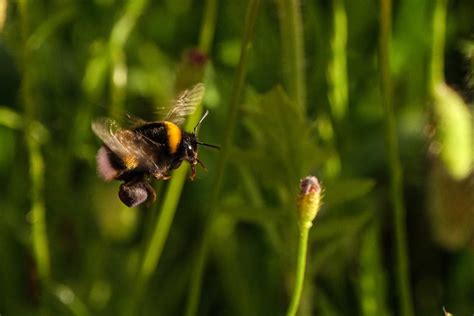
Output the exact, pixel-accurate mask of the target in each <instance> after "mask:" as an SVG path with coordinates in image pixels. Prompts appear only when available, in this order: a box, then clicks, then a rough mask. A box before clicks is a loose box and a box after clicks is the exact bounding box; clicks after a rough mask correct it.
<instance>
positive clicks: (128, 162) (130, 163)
mask: <svg viewBox="0 0 474 316" xmlns="http://www.w3.org/2000/svg"><path fill="white" fill-rule="evenodd" d="M122 160H123V163H124V165H125V167H126V168H127V169H134V168H136V167H137V166H138V160H137V159H136V158H135V157H133V156H127V157H124V158H123V159H122Z"/></svg>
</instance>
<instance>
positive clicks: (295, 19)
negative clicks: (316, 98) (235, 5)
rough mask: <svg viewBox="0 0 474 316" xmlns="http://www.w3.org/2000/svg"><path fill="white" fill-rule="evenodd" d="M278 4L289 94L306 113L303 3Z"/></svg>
mask: <svg viewBox="0 0 474 316" xmlns="http://www.w3.org/2000/svg"><path fill="white" fill-rule="evenodd" d="M277 4H278V11H279V16H280V29H281V31H280V32H281V35H282V36H281V44H282V51H283V58H284V62H283V65H284V67H285V75H286V76H285V77H286V79H287V80H286V82H287V84H288V92H289V93H288V94H289V95H290V97H291V98H292V100H293V101H295V102H296V103H297V104H298V106H300V107H301V108H302V110H303V112H302V113H304V111H305V110H306V85H305V76H306V74H305V60H304V37H303V19H302V17H301V10H300V8H301V3H300V1H299V0H278V2H277Z"/></svg>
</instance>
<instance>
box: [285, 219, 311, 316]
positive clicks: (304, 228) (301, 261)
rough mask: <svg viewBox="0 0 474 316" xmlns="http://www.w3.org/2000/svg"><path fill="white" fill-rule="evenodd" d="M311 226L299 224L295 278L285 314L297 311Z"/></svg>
mask: <svg viewBox="0 0 474 316" xmlns="http://www.w3.org/2000/svg"><path fill="white" fill-rule="evenodd" d="M310 228H311V226H309V225H300V236H299V241H298V259H297V264H296V279H295V286H294V289H293V295H292V297H291V301H290V306H289V307H288V311H287V312H286V315H287V316H294V315H296V312H297V311H298V306H299V304H300V300H301V293H302V292H303V283H304V274H305V271H306V253H307V252H308V235H309V230H310Z"/></svg>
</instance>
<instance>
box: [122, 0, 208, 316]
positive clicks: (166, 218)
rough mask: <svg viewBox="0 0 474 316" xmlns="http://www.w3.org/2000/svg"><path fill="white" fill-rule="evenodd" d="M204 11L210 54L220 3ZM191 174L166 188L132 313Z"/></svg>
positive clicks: (203, 36)
mask: <svg viewBox="0 0 474 316" xmlns="http://www.w3.org/2000/svg"><path fill="white" fill-rule="evenodd" d="M204 12H205V13H204V18H203V24H202V29H201V33H200V38H199V47H200V49H201V50H202V51H203V52H204V53H207V52H208V51H209V50H210V49H211V45H212V41H213V36H214V29H215V21H216V12H217V0H207V2H206V7H205V11H204ZM201 115H202V104H200V105H198V107H197V109H196V111H195V113H194V114H193V115H192V116H191V117H190V118H189V119H188V121H187V122H186V125H185V127H184V129H185V130H191V129H192V128H193V127H194V126H195V125H196V123H197V122H198V121H199V119H200V118H201ZM188 171H189V166H188V165H187V164H183V165H182V166H181V167H180V168H179V169H178V170H176V171H175V172H174V173H173V177H172V178H171V180H170V183H169V185H168V187H167V189H166V192H165V194H164V202H163V206H162V208H161V212H160V214H159V216H158V218H157V220H156V223H155V227H154V229H153V232H152V235H151V238H150V241H149V242H148V244H147V246H146V249H145V252H144V255H143V259H142V261H141V263H140V267H139V270H138V276H137V282H136V291H135V293H134V294H133V296H134V297H133V298H132V304H131V306H132V307H131V310H132V311H134V310H135V308H136V304H137V303H138V301H139V300H140V298H141V297H142V295H143V293H144V290H145V289H146V287H147V284H148V282H149V280H150V278H151V276H152V274H153V272H154V271H155V270H156V267H157V265H158V262H159V260H160V257H161V254H162V252H163V247H164V245H165V242H166V240H167V238H168V234H169V231H170V227H171V224H172V222H173V219H174V215H175V213H176V208H177V206H178V202H179V198H180V196H181V192H182V189H183V186H184V182H185V180H186V176H187V174H188Z"/></svg>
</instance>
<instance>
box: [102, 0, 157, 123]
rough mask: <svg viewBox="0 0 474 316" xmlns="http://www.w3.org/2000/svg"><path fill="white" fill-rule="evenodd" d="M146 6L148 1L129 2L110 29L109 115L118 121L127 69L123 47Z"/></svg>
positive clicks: (123, 99)
mask: <svg viewBox="0 0 474 316" xmlns="http://www.w3.org/2000/svg"><path fill="white" fill-rule="evenodd" d="M147 5H148V0H129V1H128V3H127V5H126V7H125V11H124V14H123V15H122V16H121V17H120V19H118V21H117V22H116V23H115V25H114V26H113V28H112V31H111V33H110V39H109V49H110V62H111V82H110V95H111V102H110V113H111V116H112V117H114V118H116V119H120V118H121V117H122V116H123V111H124V109H123V107H124V101H125V87H126V85H127V76H128V74H127V73H128V68H127V63H126V54H125V45H126V43H127V41H128V39H129V37H130V34H131V33H132V31H133V28H134V27H135V25H136V23H137V21H138V18H139V17H140V15H141V14H142V13H143V12H144V10H145V9H146V7H147Z"/></svg>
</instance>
